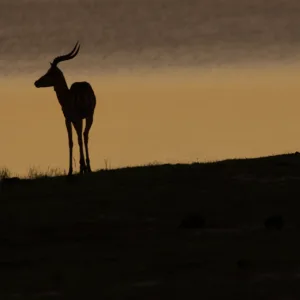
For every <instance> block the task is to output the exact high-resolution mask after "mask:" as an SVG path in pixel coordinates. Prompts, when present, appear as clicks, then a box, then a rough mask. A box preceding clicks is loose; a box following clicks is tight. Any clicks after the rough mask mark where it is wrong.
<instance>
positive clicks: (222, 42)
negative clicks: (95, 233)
mask: <svg viewBox="0 0 300 300" xmlns="http://www.w3.org/2000/svg"><path fill="white" fill-rule="evenodd" d="M60 3H62V5H61V6H60ZM0 28H1V29H0V76H1V78H0V80H1V83H2V84H1V90H0V92H1V97H0V134H1V137H2V138H1V147H0V168H1V167H8V168H9V169H10V170H11V171H12V172H15V173H18V174H26V173H27V170H28V169H29V167H31V166H34V167H37V168H40V169H41V170H46V169H47V168H48V167H50V168H56V167H58V168H62V169H67V167H68V141H67V132H66V129H65V125H64V117H63V114H62V112H61V109H60V106H59V103H58V101H57V99H56V95H55V93H54V91H53V89H51V88H48V89H36V88H35V87H34V85H33V83H34V81H35V80H36V79H38V78H39V77H40V76H41V75H43V74H44V73H45V72H46V71H47V69H48V68H49V62H50V61H52V60H53V58H54V57H55V56H57V55H61V54H65V53H67V52H69V51H70V50H71V49H72V48H73V46H74V44H75V42H76V41H77V40H79V41H80V43H81V45H82V46H81V50H80V52H79V54H78V56H77V57H76V58H75V59H74V60H72V61H68V62H64V63H61V64H60V68H61V70H63V71H64V74H65V77H66V80H67V82H68V83H69V85H70V84H71V83H72V82H74V81H83V80H86V81H89V82H90V83H91V84H92V86H93V88H94V90H95V93H96V96H97V102H98V103H97V108H96V111H95V123H94V125H93V127H92V130H91V136H90V155H91V163H92V168H93V169H99V168H103V167H104V165H105V161H109V164H110V166H111V167H112V168H116V167H122V166H128V165H137V164H147V163H152V162H155V161H157V162H171V163H176V162H192V161H196V160H198V161H206V160H216V159H223V158H234V157H249V156H262V155H270V154H277V153H282V152H295V151H298V150H299V149H300V118H299V108H300V106H299V96H300V86H299V75H298V74H299V71H300V68H299V53H300V51H299V42H300V3H299V2H298V1H296V0H289V1H279V0H274V1H271V0H265V1H262V0H260V1H258V0H252V1H250V0H243V1H237V0H228V1H221V0H201V1H200V0H188V1H184V2H183V1H179V0H174V1H170V0H156V1H150V0H133V1H124V0H111V1H108V0H99V1H96V0H94V1H93V0H62V1H50V0H49V1H48V0H43V1H41V0H16V1H8V0H5V1H4V0H0ZM74 136H75V135H74ZM74 142H75V143H74V144H75V148H74V158H75V160H76V169H77V170H78V166H79V163H78V161H79V155H78V146H77V138H74Z"/></svg>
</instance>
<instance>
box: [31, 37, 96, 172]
mask: <svg viewBox="0 0 300 300" xmlns="http://www.w3.org/2000/svg"><path fill="white" fill-rule="evenodd" d="M79 49H80V45H79V43H78V42H77V43H76V44H75V47H74V48H73V50H72V51H71V52H70V53H68V54H66V55H62V56H57V57H56V58H54V60H53V61H52V62H51V63H50V68H49V70H48V71H47V73H46V74H45V75H43V76H42V77H41V78H39V79H38V80H37V81H35V83H34V85H35V87H37V88H45V87H53V88H54V91H55V93H56V97H57V100H58V102H59V104H60V105H61V108H62V112H63V114H64V117H65V124H66V128H67V132H68V140H69V172H68V176H71V175H72V173H73V164H72V162H73V159H72V158H73V139H72V125H73V126H74V128H75V131H76V133H77V137H78V145H79V154H80V174H83V173H89V172H92V171H91V165H90V157H89V149H88V142H89V132H90V129H91V127H92V125H93V119H94V110H95V107H96V96H95V93H94V91H93V89H92V86H91V85H90V84H89V83H88V82H86V81H83V82H74V83H73V84H72V85H71V87H70V89H69V88H68V85H67V82H66V80H65V77H64V74H63V72H62V71H61V70H60V69H59V68H58V66H57V65H58V64H59V63H60V62H62V61H66V60H70V59H73V58H74V57H75V56H76V55H77V54H78V52H79ZM84 119H85V129H84V132H83V137H84V147H85V154H86V160H84V152H83V142H82V131H83V120H84Z"/></svg>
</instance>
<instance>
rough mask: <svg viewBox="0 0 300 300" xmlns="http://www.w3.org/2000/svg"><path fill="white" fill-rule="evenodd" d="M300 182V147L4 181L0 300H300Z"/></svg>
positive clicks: (0, 205) (0, 206)
mask: <svg viewBox="0 0 300 300" xmlns="http://www.w3.org/2000/svg"><path fill="white" fill-rule="evenodd" d="M299 183H300V155H298V154H288V155H281V156H272V157H266V158H258V159H244V160H227V161H222V162H216V163H209V164H198V163H197V164H190V165H158V166H147V167H138V168H126V169H120V170H109V171H99V172H95V173H92V174H90V175H88V176H84V177H80V176H75V177H74V178H73V180H71V181H67V180H66V178H65V177H56V178H45V179H36V180H21V181H13V180H11V181H9V180H8V181H3V182H2V186H1V193H0V197H1V199H0V221H1V226H0V299H1V300H2V299H3V300H4V299H168V298H170V299H289V300H290V299H299V295H300V290H299V286H300V243H299V238H300V219H299V214H300V186H299ZM196 213H197V214H199V215H201V216H202V217H203V218H204V219H205V221H206V223H205V227H204V228H202V229H199V228H198V229H193V228H190V229H187V228H183V227H184V226H180V225H182V220H183V219H185V218H186V217H187V216H189V215H191V214H196ZM276 214H277V215H278V214H279V215H281V216H283V218H284V219H285V226H284V228H283V229H282V230H280V231H277V230H273V231H272V230H268V229H266V228H265V227H264V220H265V219H266V218H267V217H268V216H271V215H276Z"/></svg>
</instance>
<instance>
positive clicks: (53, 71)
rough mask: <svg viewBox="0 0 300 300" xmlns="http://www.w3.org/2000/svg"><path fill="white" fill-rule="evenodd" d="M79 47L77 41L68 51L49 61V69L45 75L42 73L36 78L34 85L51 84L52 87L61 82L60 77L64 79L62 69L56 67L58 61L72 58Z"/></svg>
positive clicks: (38, 86) (45, 85) (48, 85)
mask: <svg viewBox="0 0 300 300" xmlns="http://www.w3.org/2000/svg"><path fill="white" fill-rule="evenodd" d="M79 49H80V45H79V44H78V42H77V43H76V45H75V47H74V48H73V50H72V51H71V52H70V53H68V54H66V55H62V56H57V57H56V58H54V60H53V61H52V63H50V69H49V70H48V71H47V73H46V74H45V75H43V76H42V77H41V78H40V79H38V80H37V81H36V82H35V83H34V85H35V86H36V87H37V88H41V87H52V86H53V87H54V86H56V85H57V84H58V83H59V82H61V79H64V75H63V73H62V71H61V70H60V69H59V68H58V66H57V65H58V63H60V62H62V61H65V60H69V59H72V58H74V57H75V56H76V55H77V54H78V52H79Z"/></svg>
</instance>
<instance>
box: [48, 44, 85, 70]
mask: <svg viewBox="0 0 300 300" xmlns="http://www.w3.org/2000/svg"><path fill="white" fill-rule="evenodd" d="M78 43H79V42H77V43H76V45H75V47H74V48H73V50H72V51H71V52H70V53H68V54H66V55H61V56H57V57H56V58H54V60H53V62H52V65H54V66H56V65H57V64H58V63H60V62H61V61H65V60H69V59H72V58H74V57H75V56H76V55H77V54H78V52H79V49H80V45H79V44H78ZM76 48H77V49H76Z"/></svg>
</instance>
